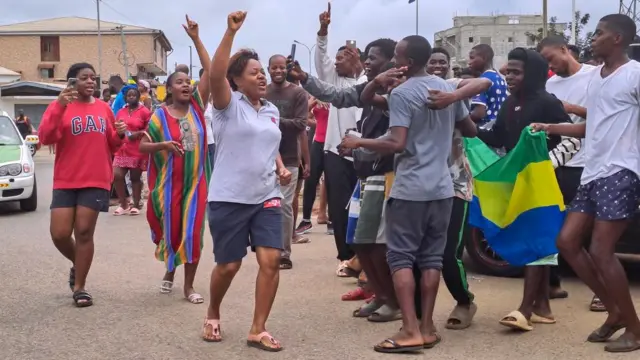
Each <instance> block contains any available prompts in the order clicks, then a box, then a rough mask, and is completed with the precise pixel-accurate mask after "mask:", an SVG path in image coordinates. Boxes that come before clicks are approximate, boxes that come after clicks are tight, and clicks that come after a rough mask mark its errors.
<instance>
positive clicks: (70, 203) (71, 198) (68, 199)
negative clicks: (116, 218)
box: [51, 188, 109, 212]
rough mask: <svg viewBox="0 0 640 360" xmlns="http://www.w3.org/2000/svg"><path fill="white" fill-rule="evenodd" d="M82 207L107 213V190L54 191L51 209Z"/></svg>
mask: <svg viewBox="0 0 640 360" xmlns="http://www.w3.org/2000/svg"><path fill="white" fill-rule="evenodd" d="M77 206H83V207H86V208H89V209H92V210H95V211H99V212H109V190H105V189H99V188H82V189H54V190H53V195H52V197H51V209H60V208H74V207H77Z"/></svg>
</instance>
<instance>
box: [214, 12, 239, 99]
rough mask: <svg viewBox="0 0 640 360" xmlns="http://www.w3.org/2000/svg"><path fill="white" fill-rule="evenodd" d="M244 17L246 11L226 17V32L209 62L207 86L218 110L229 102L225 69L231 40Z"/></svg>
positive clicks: (228, 87)
mask: <svg viewBox="0 0 640 360" xmlns="http://www.w3.org/2000/svg"><path fill="white" fill-rule="evenodd" d="M246 17H247V12H246V11H236V12H233V13H231V14H229V16H228V17H227V31H225V33H224V35H223V36H222V40H221V41H220V45H218V49H217V50H216V53H215V54H214V55H213V59H212V60H211V67H210V69H209V86H210V89H211V95H212V98H213V107H214V108H216V109H218V110H223V109H225V108H226V107H227V106H228V105H229V103H230V102H231V86H230V85H229V81H227V68H228V67H229V57H231V47H232V46H233V39H234V38H235V36H236V32H237V31H238V30H239V29H240V27H242V24H243V23H244V19H245V18H246ZM205 72H206V70H205Z"/></svg>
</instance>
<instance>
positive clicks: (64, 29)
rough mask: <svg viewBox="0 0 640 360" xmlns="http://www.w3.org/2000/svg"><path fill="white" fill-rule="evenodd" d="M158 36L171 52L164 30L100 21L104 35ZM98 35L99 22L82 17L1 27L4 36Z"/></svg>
mask: <svg viewBox="0 0 640 360" xmlns="http://www.w3.org/2000/svg"><path fill="white" fill-rule="evenodd" d="M119 26H122V27H123V28H122V31H123V32H124V33H125V34H158V35H159V36H160V38H161V41H164V42H165V45H166V47H167V48H168V49H167V50H169V51H171V50H172V48H171V43H170V42H169V39H167V37H166V36H165V34H164V33H163V32H162V30H158V29H151V28H147V27H143V26H136V25H127V24H121V23H116V22H111V21H104V20H101V21H100V32H101V33H103V34H119V33H120V29H116V28H117V27H119ZM97 33H98V21H97V20H96V19H90V18H85V17H80V16H67V17H58V18H52V19H42V20H35V21H27V22H21V23H15V24H8V25H0V36H2V35H94V34H97Z"/></svg>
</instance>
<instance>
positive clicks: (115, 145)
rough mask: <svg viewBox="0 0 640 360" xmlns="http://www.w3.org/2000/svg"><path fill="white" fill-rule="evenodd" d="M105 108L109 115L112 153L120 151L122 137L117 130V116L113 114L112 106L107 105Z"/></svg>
mask: <svg viewBox="0 0 640 360" xmlns="http://www.w3.org/2000/svg"><path fill="white" fill-rule="evenodd" d="M105 104H106V103H105ZM104 108H105V113H106V115H107V134H106V135H107V141H108V143H109V149H110V150H111V153H112V154H114V153H115V152H116V151H118V149H120V146H122V139H121V138H120V136H118V133H117V132H116V128H115V123H116V118H115V116H114V115H113V111H111V108H109V106H105V107H104Z"/></svg>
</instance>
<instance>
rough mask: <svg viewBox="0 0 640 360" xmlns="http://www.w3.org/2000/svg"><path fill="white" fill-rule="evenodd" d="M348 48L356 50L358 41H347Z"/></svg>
mask: <svg viewBox="0 0 640 360" xmlns="http://www.w3.org/2000/svg"><path fill="white" fill-rule="evenodd" d="M347 47H348V48H349V49H356V41H355V40H347Z"/></svg>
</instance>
